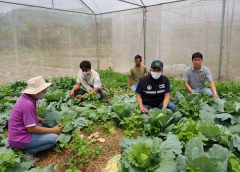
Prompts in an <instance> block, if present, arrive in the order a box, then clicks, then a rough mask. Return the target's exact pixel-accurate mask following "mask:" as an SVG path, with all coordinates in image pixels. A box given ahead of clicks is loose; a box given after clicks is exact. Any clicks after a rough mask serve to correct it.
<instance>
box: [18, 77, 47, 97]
mask: <svg viewBox="0 0 240 172" xmlns="http://www.w3.org/2000/svg"><path fill="white" fill-rule="evenodd" d="M51 84H52V83H46V82H45V80H44V79H43V77H42V76H37V77H34V78H31V79H29V80H28V81H27V88H26V89H25V90H24V91H23V92H22V93H26V94H38V93H40V92H41V91H43V90H45V89H46V88H48V87H49V86H50V85H51Z"/></svg>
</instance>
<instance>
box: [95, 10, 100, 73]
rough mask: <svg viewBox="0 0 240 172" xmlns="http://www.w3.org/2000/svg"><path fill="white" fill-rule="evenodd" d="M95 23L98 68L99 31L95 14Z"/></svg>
mask: <svg viewBox="0 0 240 172" xmlns="http://www.w3.org/2000/svg"><path fill="white" fill-rule="evenodd" d="M95 23H96V37H97V38H96V41H97V42H96V51H97V69H98V70H99V69H100V67H99V32H98V29H99V27H98V21H97V15H95Z"/></svg>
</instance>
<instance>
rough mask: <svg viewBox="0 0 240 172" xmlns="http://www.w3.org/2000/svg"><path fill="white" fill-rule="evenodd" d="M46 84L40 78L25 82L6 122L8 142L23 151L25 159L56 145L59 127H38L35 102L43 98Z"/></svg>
mask: <svg viewBox="0 0 240 172" xmlns="http://www.w3.org/2000/svg"><path fill="white" fill-rule="evenodd" d="M50 85H51V83H46V82H45V80H44V79H43V78H42V77H41V76H38V77H34V78H31V79H29V80H28V81H27V88H26V89H25V90H24V91H23V92H22V95H21V96H20V97H19V98H18V100H17V102H16V104H15V105H14V107H13V109H12V111H11V114H10V118H9V121H8V142H9V146H10V147H11V148H13V149H17V150H23V152H24V156H25V157H26V159H28V158H29V159H30V158H31V157H33V155H34V154H36V153H38V152H40V151H44V150H47V149H49V148H51V147H53V146H54V145H55V144H56V140H57V138H58V135H59V134H60V133H61V130H62V129H61V126H59V125H56V126H55V127H53V128H46V127H42V126H41V125H39V122H42V119H41V118H39V117H37V113H36V102H37V101H38V100H39V99H42V98H44V95H45V91H46V89H47V88H48V87H49V86H50Z"/></svg>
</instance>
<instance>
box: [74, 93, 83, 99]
mask: <svg viewBox="0 0 240 172" xmlns="http://www.w3.org/2000/svg"><path fill="white" fill-rule="evenodd" d="M76 98H77V99H79V100H81V99H83V98H84V97H83V95H81V94H79V95H77V96H76Z"/></svg>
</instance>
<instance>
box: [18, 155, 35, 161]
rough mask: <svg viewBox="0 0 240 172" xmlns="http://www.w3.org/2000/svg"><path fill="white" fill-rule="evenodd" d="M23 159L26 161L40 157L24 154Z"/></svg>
mask: <svg viewBox="0 0 240 172" xmlns="http://www.w3.org/2000/svg"><path fill="white" fill-rule="evenodd" d="M22 159H23V160H25V161H33V160H34V161H38V160H39V158H37V157H35V156H33V155H32V154H23V156H22Z"/></svg>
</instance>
